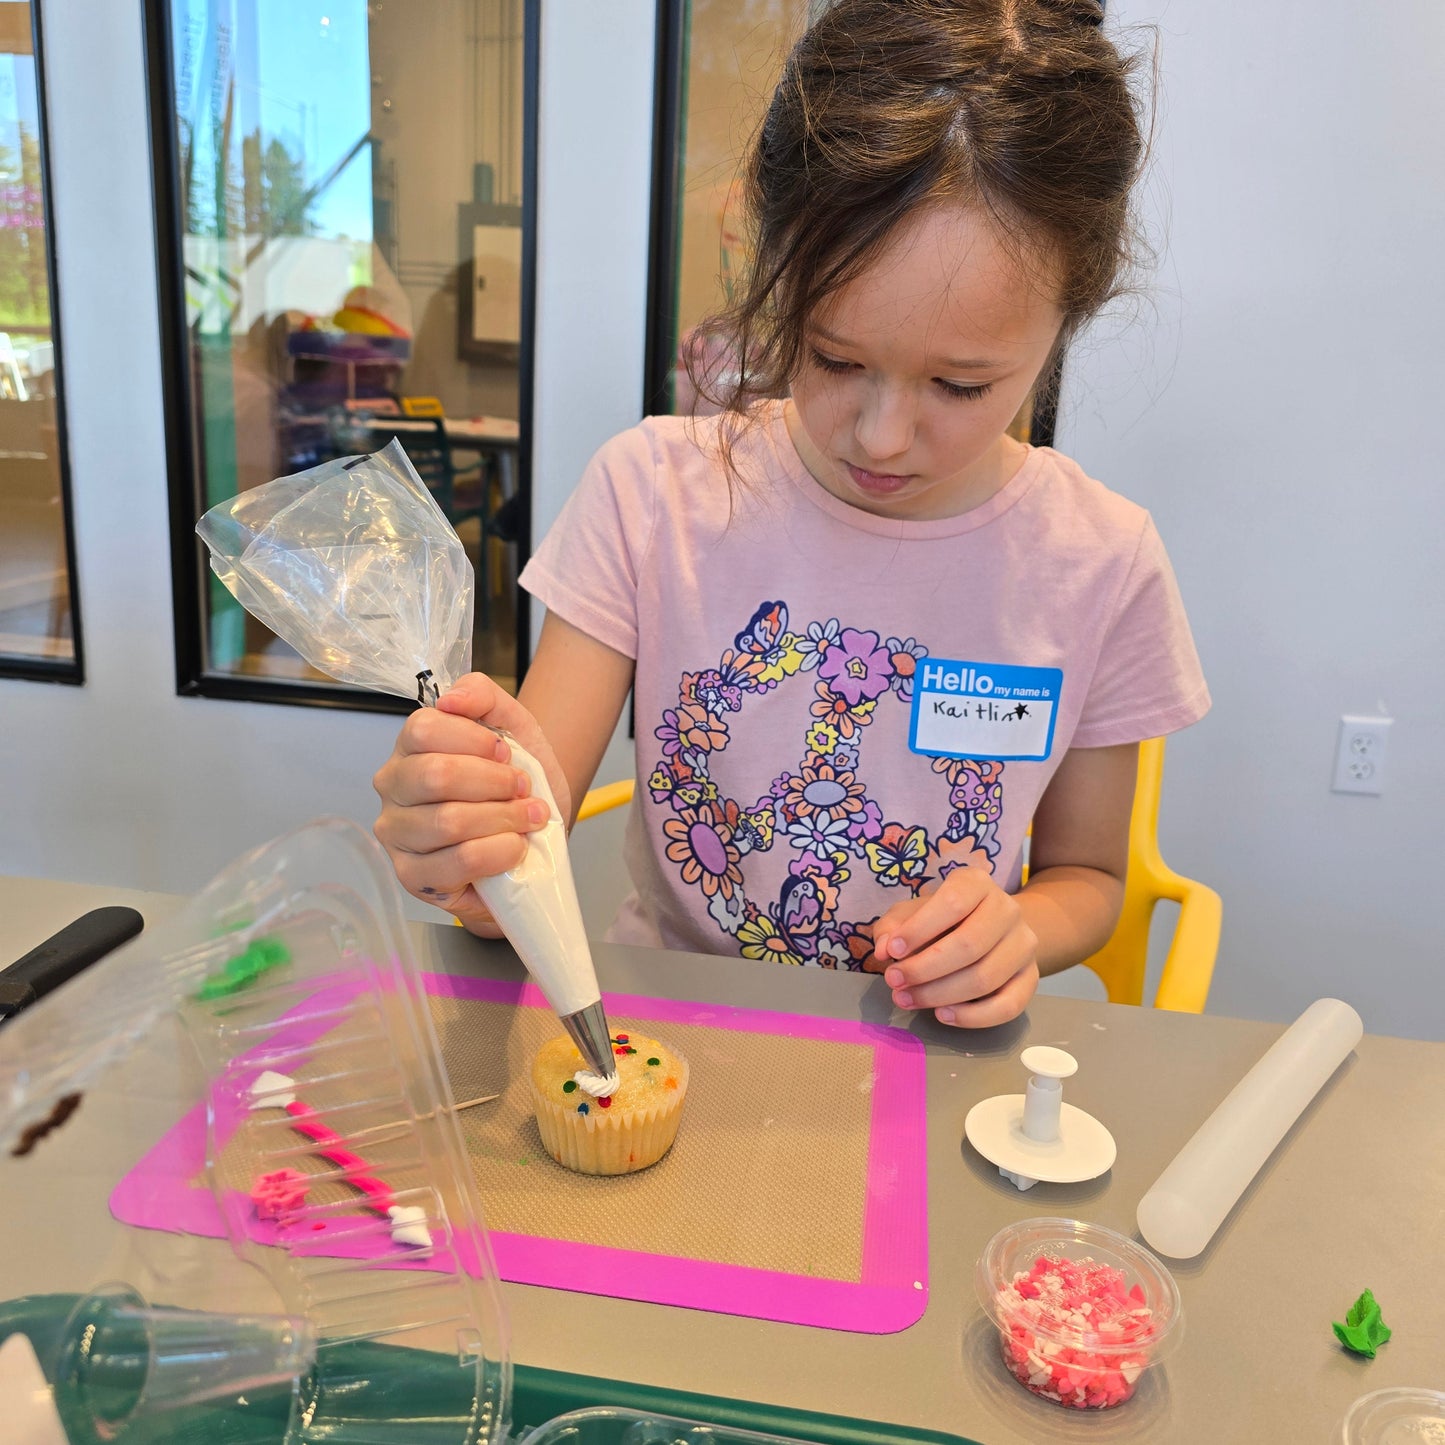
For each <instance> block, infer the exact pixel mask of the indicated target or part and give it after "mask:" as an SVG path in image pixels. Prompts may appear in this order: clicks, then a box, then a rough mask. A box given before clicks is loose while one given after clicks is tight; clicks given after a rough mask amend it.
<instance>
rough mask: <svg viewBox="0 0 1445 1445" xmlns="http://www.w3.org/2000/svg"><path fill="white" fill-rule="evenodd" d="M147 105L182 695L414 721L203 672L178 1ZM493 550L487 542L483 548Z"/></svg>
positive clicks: (533, 125)
mask: <svg viewBox="0 0 1445 1445" xmlns="http://www.w3.org/2000/svg"><path fill="white" fill-rule="evenodd" d="M540 6H541V0H523V5H522V280H521V313H522V314H521V344H520V348H519V355H518V363H517V385H518V396H519V406H518V415H519V417H520V419H521V424H520V428H519V437H518V443H517V477H518V490H519V492H520V494H521V496H523V497H524V498H526V499H527V501H528V503H529V504H528V505H527V506H524V507H523V508H522V509H521V512H522V516H521V518H520V523H519V527H518V536H517V556H518V570H519V571H520V569H521V566H522V565H523V564H525V562H526V560H527V558H528V557H529V556H530V555H531V547H532V518H531V506H530V499H531V495H532V486H531V478H532V422H531V417H532V406H533V390H534V387H533V381H534V375H535V368H534V347H535V342H534V335H533V333H534V331H535V329H536V314H537V306H536V274H537V100H538V79H539V58H540V48H541V47H540V32H541V11H540ZM142 24H143V30H144V36H145V42H144V43H145V63H146V99H147V107H148V110H149V125H150V147H151V176H152V193H153V198H154V207H155V210H154V215H155V242H156V244H155V252H156V291H157V296H158V311H159V317H158V321H159V326H160V339H161V391H162V400H163V406H164V415H165V427H166V483H167V490H168V494H169V498H170V509H169V510H170V529H171V536H170V543H171V546H170V557H171V600H172V606H173V610H174V629H175V660H176V692H177V694H178V695H179V696H181V697H206V698H220V699H225V700H229V701H241V702H262V703H280V704H284V705H291V706H299V707H330V708H341V709H344V710H345V711H348V712H381V713H398V714H399V713H407V712H410V711H412V710H413V709H414V708H415V707H416V706H417V704H416V702H415V701H409V700H407V699H405V698H400V697H392V696H391V695H389V694H387V693H379V692H369V691H366V690H364V689H361V688H355V687H348V686H345V685H343V684H340V683H315V682H288V681H286V680H284V679H278V678H265V677H245V676H236V675H234V674H222V673H212V672H207V671H206V666H205V636H204V630H203V629H204V616H205V614H204V612H203V607H204V600H205V589H206V587H207V577H208V575H209V570H210V569H209V564H208V562H207V559H206V550H205V547H204V545H203V544H202V543H201V541H200V539H199V538H198V537H197V536H196V523H197V521H198V520H199V519H200V516H201V512H202V511H203V510H204V508H202V507H201V506H200V499H201V477H200V475H199V469H198V468H197V466H196V465H195V456H196V447H195V438H196V435H197V428H198V425H199V422H200V417H199V414H198V412H197V409H196V399H195V397H194V396H193V394H192V387H191V384H190V375H189V367H188V366H187V365H186V359H187V355H188V351H187V347H188V340H187V334H186V301H185V261H184V241H183V231H182V226H183V211H182V207H181V185H180V153H179V147H178V141H177V133H176V123H175V116H176V94H175V78H174V68H173V63H172V29H171V16H170V4H169V0H142ZM483 545H485V539H484V543H483ZM516 623H517V626H516V645H517V681H518V684H519V685H520V683H521V680H522V677H523V676H524V675H525V673H526V668H527V664H528V662H529V660H530V652H531V609H530V598H529V597H528V595H527V593H526V592H525V591H524V590H522V589H521V588H518V590H517V599H516Z"/></svg>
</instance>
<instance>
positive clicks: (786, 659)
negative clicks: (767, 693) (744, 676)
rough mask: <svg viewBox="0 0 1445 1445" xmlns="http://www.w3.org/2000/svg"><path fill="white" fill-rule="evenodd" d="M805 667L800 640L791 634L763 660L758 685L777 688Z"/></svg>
mask: <svg viewBox="0 0 1445 1445" xmlns="http://www.w3.org/2000/svg"><path fill="white" fill-rule="evenodd" d="M802 665H803V654H802V653H801V652H800V651H799V650H798V639H797V638H796V637H794V636H793V634H792V633H791V632H790V633H788V634H787V635H786V636H785V637H784V638H783V639H782V640H781V641H780V642H779V643H778V645H777V646H776V647H775V648H773V649H772V650H771V651H770V652H769V653H768V654H767V656H766V657H764V659H763V666H762V670H761V671H760V672H759V673H758V683H759V685H760V686H762V687H776V686H777V684H778V683H780V682H781V681H782V680H783V679H784V678H785V677H791V676H792V675H793V674H794V673H795V672H797V671H798V670H799V669H800V668H801V667H802Z"/></svg>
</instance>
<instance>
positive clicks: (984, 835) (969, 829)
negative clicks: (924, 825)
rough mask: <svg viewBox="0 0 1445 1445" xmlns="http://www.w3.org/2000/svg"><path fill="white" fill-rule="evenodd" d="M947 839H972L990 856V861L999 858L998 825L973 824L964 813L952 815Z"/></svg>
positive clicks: (949, 820)
mask: <svg viewBox="0 0 1445 1445" xmlns="http://www.w3.org/2000/svg"><path fill="white" fill-rule="evenodd" d="M943 836H944V837H945V838H954V839H958V838H972V839H973V841H974V842H975V843H976V844H977V845H978V846H979V847H980V848H982V849H983V851H984V852H985V853H987V854H988V856H989V858H990V860H992V859H995V858H997V857H998V847H999V844H998V825H997V824H996V823H981V822H971V821H970V820H969V819H968V817H967V816H966V815H965V814H963V813H950V814H949V815H948V827H947V828H946V829H945V830H944V835H943Z"/></svg>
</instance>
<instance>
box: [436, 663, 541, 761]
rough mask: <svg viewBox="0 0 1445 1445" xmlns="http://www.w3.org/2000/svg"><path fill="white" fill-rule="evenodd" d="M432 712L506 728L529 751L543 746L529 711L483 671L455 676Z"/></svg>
mask: <svg viewBox="0 0 1445 1445" xmlns="http://www.w3.org/2000/svg"><path fill="white" fill-rule="evenodd" d="M433 711H435V712H438V713H440V714H441V715H442V716H444V717H445V716H448V715H451V716H454V717H462V718H469V719H470V720H471V721H472V722H479V723H481V724H482V725H483V726H484V727H487V728H505V729H506V730H507V731H508V732H509V733H511V734H512V735H513V736H514V737H515V738H516V739H517V741H518V742H520V743H521V744H522V746H523V747H524V748H526V749H527V751H528V752H529V753H534V754H535V753H536V751H537V749H538V747H539V746H545V745H546V744H545V741H544V739H543V737H542V730H541V729H540V728H539V727H538V726H537V721H536V719H535V718H534V717H533V716H532V714H531V713H530V712H528V711H527V709H526V708H524V707H523V706H522V704H521V703H519V702H518V701H517V699H516V698H514V697H513V696H512V694H511V693H509V692H508V691H507V690H506V688H504V687H498V686H497V684H496V683H495V682H493V681H492V679H491V678H489V677H488V676H487V675H486V673H484V672H469V673H468V674H467V675H466V676H465V677H463V678H460V679H458V681H457V682H456V683H455V684H454V685H453V686H452V687H451V688H449V689H448V690H447V691H446V692H445V693H443V694H442V696H441V697H439V698H438V699H437V705H436V707H435V709H433Z"/></svg>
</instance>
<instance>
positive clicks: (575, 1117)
mask: <svg viewBox="0 0 1445 1445" xmlns="http://www.w3.org/2000/svg"><path fill="white" fill-rule="evenodd" d="M612 1054H613V1058H614V1060H615V1062H616V1064H617V1074H618V1084H617V1087H616V1089H615V1090H614V1091H613V1092H612V1093H611V1094H610V1095H606V1094H604V1095H601V1096H597V1095H594V1094H593V1093H592V1092H591V1090H590V1088H589V1085H590V1084H591V1083H592V1082H593V1080H594V1078H595V1076H593V1075H590V1074H588V1073H587V1072H586V1068H587V1066H586V1064H585V1063H584V1062H583V1059H582V1055H581V1054H580V1053H579V1052H578V1050H577V1046H576V1045H575V1044H574V1043H573V1042H572V1040H571V1039H567V1038H556V1039H550V1040H548V1042H547V1043H545V1044H543V1045H542V1047H541V1048H540V1049H539V1050H538V1051H537V1057H536V1058H535V1059H533V1060H532V1106H533V1108H534V1109H535V1110H536V1113H537V1128H538V1130H539V1131H540V1133H541V1135H542V1143H543V1145H544V1146H545V1148H546V1150H547V1152H548V1153H549V1154H550V1155H551V1156H552V1157H553V1158H554V1159H555V1160H556V1161H557V1162H558V1163H559V1164H562V1165H565V1166H566V1167H567V1168H568V1169H575V1170H576V1171H577V1172H578V1173H579V1174H632V1173H635V1172H636V1171H637V1170H639V1169H646V1168H647V1167H648V1165H650V1164H656V1163H657V1161H658V1160H659V1159H661V1158H662V1156H663V1155H664V1154H666V1153H667V1151H668V1150H669V1149H670V1148H671V1147H672V1141H673V1140H674V1139H675V1138H676V1137H677V1126H678V1123H679V1122H680V1121H681V1119H682V1101H683V1099H684V1097H685V1096H686V1094H687V1060H686V1059H684V1058H682V1057H681V1056H680V1055H679V1054H677V1053H675V1052H674V1051H673V1050H671V1049H669V1048H667V1047H666V1045H664V1044H660V1043H658V1042H657V1040H656V1039H647V1038H643V1037H642V1035H641V1034H622V1033H619V1034H617V1035H616V1036H615V1037H614V1038H613V1040H612Z"/></svg>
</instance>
